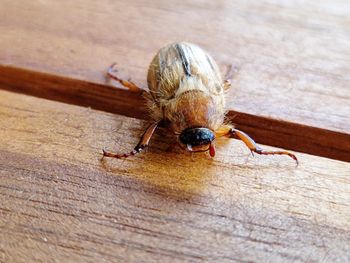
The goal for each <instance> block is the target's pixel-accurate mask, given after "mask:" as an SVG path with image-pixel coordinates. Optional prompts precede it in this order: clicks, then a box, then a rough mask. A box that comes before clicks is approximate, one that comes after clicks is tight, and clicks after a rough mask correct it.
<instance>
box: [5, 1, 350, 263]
mask: <svg viewBox="0 0 350 263" xmlns="http://www.w3.org/2000/svg"><path fill="white" fill-rule="evenodd" d="M349 13H350V4H349V3H348V2H346V1H341V0H337V1H330V0H325V1H321V2H320V1H316V0H311V1H307V2H303V1H273V0H272V1H271V0H263V1H244V0H239V1H228V0H222V1H207V0H197V1H142V0H139V1H137V0H132V1H110V0H103V1H92V0H89V1H83V0H76V1H67V0H63V1H59V2H58V1H52V0H46V1H24V0H17V1H9V0H3V1H1V5H0V34H1V37H0V262H103V261H106V262H203V261H205V262H236V261H237V262H272V261H273V262H349V261H350V252H349V251H350V223H349V222H350V207H349V206H350V177H349V175H350V98H349V94H348V93H349V92H348V90H349V84H350V78H349V74H348V73H349V71H350V52H349V51H350V32H349V28H350V20H349ZM179 40H180V41H184V40H185V41H190V42H194V43H196V44H198V45H200V46H202V47H203V48H204V49H206V50H208V51H209V53H211V54H212V56H213V57H214V58H215V60H216V61H217V62H218V64H219V65H220V67H221V68H222V69H223V71H224V69H225V66H227V65H229V64H233V65H234V67H235V69H236V73H235V75H234V78H233V80H232V82H233V88H232V89H231V90H230V92H229V93H228V118H229V119H230V120H232V121H233V122H234V123H235V124H236V126H237V127H238V128H240V129H242V130H244V131H246V132H247V133H249V134H250V135H251V136H252V137H253V138H255V139H256V140H257V141H258V142H261V143H264V144H269V145H274V146H279V147H282V148H286V149H292V150H297V151H302V152H307V153H312V154H314V155H319V156H327V157H330V158H334V159H338V160H344V161H348V162H341V161H336V160H330V159H326V158H321V157H317V156H311V155H306V154H301V153H297V156H298V157H299V159H300V165H299V166H298V167H296V166H295V164H294V162H293V161H292V160H291V159H289V158H287V157H283V156H274V157H266V156H257V155H255V157H252V156H251V155H250V153H249V151H248V150H247V149H246V148H245V146H244V145H243V144H242V142H240V141H237V140H224V141H222V142H221V143H220V144H219V146H218V149H217V156H215V158H214V159H210V158H209V157H208V156H207V155H205V154H196V155H194V156H191V155H189V154H188V153H187V154H186V153H183V152H181V151H180V150H177V151H175V152H172V153H166V151H165V150H166V148H167V146H168V145H169V142H171V137H169V135H167V133H166V130H164V129H160V130H158V131H157V133H156V136H155V137H154V138H153V139H152V142H151V148H150V149H149V150H148V152H147V153H144V154H141V155H138V156H135V157H133V158H130V159H126V160H110V159H108V160H107V159H106V160H101V150H102V148H104V147H107V148H108V149H110V150H118V151H121V152H123V151H128V150H130V149H131V148H133V146H134V145H135V144H136V143H137V142H138V139H139V136H140V135H141V134H142V132H143V130H144V128H145V127H146V125H147V118H148V116H147V114H146V111H145V108H144V107H143V102H142V100H141V99H140V97H139V96H137V95H135V94H132V93H130V92H128V91H125V90H121V89H117V88H115V87H114V86H112V85H111V84H112V83H110V82H108V81H106V79H105V73H106V69H107V67H108V66H109V65H110V64H111V63H112V62H117V65H118V69H119V74H120V75H121V76H122V77H124V78H126V79H128V78H132V79H133V80H134V81H135V82H136V83H138V84H139V85H140V86H142V87H144V88H146V86H145V83H146V72H147V68H148V64H149V62H150V61H151V59H152V57H153V55H154V54H155V52H156V51H157V50H158V49H159V48H160V47H162V46H164V45H166V44H168V43H170V42H173V41H179ZM4 90H7V91H4ZM9 91H12V92H13V91H14V92H16V93H12V92H9ZM18 93H25V94H31V95H33V96H36V97H41V98H35V97H31V96H27V95H20V94H18ZM42 98H47V99H49V100H45V99H42ZM55 101H60V102H55ZM62 102H66V103H69V104H64V103H62ZM72 104H75V105H72ZM76 105H80V106H76ZM81 106H84V107H81ZM94 109H98V110H101V111H97V110H94ZM108 112H109V113H108ZM117 114H119V115H117ZM131 117H133V118H131Z"/></svg>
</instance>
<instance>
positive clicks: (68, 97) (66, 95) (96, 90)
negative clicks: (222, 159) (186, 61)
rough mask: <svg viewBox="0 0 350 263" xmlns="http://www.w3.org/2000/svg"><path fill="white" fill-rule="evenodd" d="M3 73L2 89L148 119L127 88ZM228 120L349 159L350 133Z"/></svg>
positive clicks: (296, 146)
mask: <svg viewBox="0 0 350 263" xmlns="http://www.w3.org/2000/svg"><path fill="white" fill-rule="evenodd" d="M0 72H2V74H0V88H2V89H6V90H9V91H16V92H21V93H25V94H30V95H34V96H38V97H42V98H47V99H51V100H58V101H61V102H66V103H71V104H76V105H81V106H88V107H92V108H94V109H98V110H103V111H107V112H112V113H117V114H122V115H125V116H129V117H134V118H140V119H148V118H149V114H148V111H147V109H146V108H145V101H144V100H143V98H142V97H141V96H139V95H137V94H135V93H132V92H128V91H126V90H122V89H118V88H116V87H113V86H108V85H102V84H96V83H91V82H86V81H82V80H78V79H72V78H68V77H62V76H57V75H52V74H47V73H38V72H34V71H29V70H25V69H20V68H14V67H10V66H0ZM1 84H2V85H1ZM5 84H6V85H5ZM227 119H228V120H229V121H231V122H232V123H234V125H235V126H236V127H237V128H239V129H242V130H243V131H245V132H247V133H248V134H250V135H251V136H252V137H253V138H254V139H255V140H256V141H257V142H259V143H264V144H267V145H272V146H276V147H281V148H285V149H291V150H295V151H299V152H304V153H309V154H314V155H318V156H324V157H328V158H333V159H338V160H342V161H347V162H350V133H344V132H337V131H333V130H327V129H322V128H318V127H313V126H308V125H303V124H300V123H292V122H288V121H285V120H280V119H273V118H268V117H263V116H260V115H252V114H249V113H245V112H238V111H235V110H229V111H228V114H227Z"/></svg>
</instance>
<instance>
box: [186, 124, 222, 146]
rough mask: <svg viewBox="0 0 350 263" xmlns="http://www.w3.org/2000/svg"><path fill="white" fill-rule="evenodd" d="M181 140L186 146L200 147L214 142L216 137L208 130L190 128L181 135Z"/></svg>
mask: <svg viewBox="0 0 350 263" xmlns="http://www.w3.org/2000/svg"><path fill="white" fill-rule="evenodd" d="M179 139H180V142H181V143H183V144H185V145H190V146H199V145H205V144H209V143H210V142H212V141H213V140H214V139H215V135H214V133H213V132H212V131H211V130H210V129H207V128H188V129H186V130H184V131H183V132H182V133H181V134H180V137H179Z"/></svg>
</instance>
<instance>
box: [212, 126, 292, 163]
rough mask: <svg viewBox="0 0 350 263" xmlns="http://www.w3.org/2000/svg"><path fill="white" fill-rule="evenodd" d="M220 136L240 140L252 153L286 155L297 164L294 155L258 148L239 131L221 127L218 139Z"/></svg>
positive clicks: (246, 135) (229, 127) (247, 136)
mask: <svg viewBox="0 0 350 263" xmlns="http://www.w3.org/2000/svg"><path fill="white" fill-rule="evenodd" d="M225 130H226V133H225ZM220 135H221V136H227V137H230V138H236V139H240V140H242V141H243V142H244V144H245V145H246V146H247V147H248V148H249V150H250V151H251V152H252V153H253V152H255V153H257V154H264V155H275V154H280V155H288V156H289V157H291V158H292V159H294V160H295V161H296V163H297V164H298V159H297V157H296V156H295V155H294V154H292V153H290V152H288V151H266V150H264V149H262V148H260V147H259V146H258V145H257V144H256V143H255V141H254V140H253V139H252V138H250V137H249V135H248V134H246V133H244V132H242V131H240V130H237V129H235V128H233V127H231V126H229V125H223V126H222V127H221V128H219V130H218V136H219V137H220Z"/></svg>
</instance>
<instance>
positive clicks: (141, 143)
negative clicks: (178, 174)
mask: <svg viewBox="0 0 350 263" xmlns="http://www.w3.org/2000/svg"><path fill="white" fill-rule="evenodd" d="M158 123H159V122H155V123H152V124H151V125H150V126H149V127H148V128H147V130H146V131H145V132H144V134H143V135H142V137H141V139H140V141H139V143H138V144H137V145H136V147H135V148H134V150H132V151H131V152H129V153H124V154H118V153H112V152H107V151H105V150H104V149H103V150H102V151H103V156H106V157H113V158H117V159H120V158H127V157H129V156H132V155H135V154H137V153H140V152H141V151H142V150H144V149H145V148H146V147H147V146H148V144H149V141H150V139H151V137H152V135H153V133H154V131H155V129H156V128H157V126H158Z"/></svg>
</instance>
